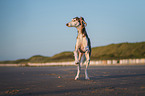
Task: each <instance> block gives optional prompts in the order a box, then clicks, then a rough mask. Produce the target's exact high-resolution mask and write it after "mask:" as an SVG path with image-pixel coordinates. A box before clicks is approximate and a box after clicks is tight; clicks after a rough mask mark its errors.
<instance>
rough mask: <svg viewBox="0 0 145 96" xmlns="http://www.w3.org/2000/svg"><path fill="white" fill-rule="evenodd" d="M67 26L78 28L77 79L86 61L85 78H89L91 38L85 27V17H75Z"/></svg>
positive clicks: (75, 52) (76, 51)
mask: <svg viewBox="0 0 145 96" xmlns="http://www.w3.org/2000/svg"><path fill="white" fill-rule="evenodd" d="M66 26H68V27H75V28H77V30H78V36H77V42H76V46H75V51H74V57H75V64H77V66H78V67H77V75H76V77H75V80H77V79H78V78H79V75H80V71H81V65H83V64H84V62H85V61H86V68H85V79H87V80H88V79H89V77H88V72H87V69H88V66H89V63H90V56H91V44H90V39H89V37H88V35H87V32H86V29H85V27H86V26H87V24H86V22H85V21H84V18H83V17H80V18H79V17H75V18H73V19H72V21H71V22H69V23H67V24H66Z"/></svg>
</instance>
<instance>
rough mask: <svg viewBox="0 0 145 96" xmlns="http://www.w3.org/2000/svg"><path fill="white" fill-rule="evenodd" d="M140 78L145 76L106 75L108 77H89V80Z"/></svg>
mask: <svg viewBox="0 0 145 96" xmlns="http://www.w3.org/2000/svg"><path fill="white" fill-rule="evenodd" d="M140 76H145V74H129V75H108V76H91V77H90V80H101V79H111V78H115V79H120V78H131V77H133V78H135V77H140Z"/></svg>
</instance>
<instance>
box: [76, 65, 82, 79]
mask: <svg viewBox="0 0 145 96" xmlns="http://www.w3.org/2000/svg"><path fill="white" fill-rule="evenodd" d="M80 72H81V65H80V64H78V66H77V75H76V77H75V80H77V79H78V78H79V76H80Z"/></svg>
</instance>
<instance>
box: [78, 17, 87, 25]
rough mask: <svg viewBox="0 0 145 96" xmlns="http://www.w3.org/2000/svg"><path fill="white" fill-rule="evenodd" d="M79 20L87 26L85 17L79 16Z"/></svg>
mask: <svg viewBox="0 0 145 96" xmlns="http://www.w3.org/2000/svg"><path fill="white" fill-rule="evenodd" d="M80 20H81V21H82V22H83V23H84V24H85V25H86V26H87V23H86V22H85V19H84V18H83V17H80Z"/></svg>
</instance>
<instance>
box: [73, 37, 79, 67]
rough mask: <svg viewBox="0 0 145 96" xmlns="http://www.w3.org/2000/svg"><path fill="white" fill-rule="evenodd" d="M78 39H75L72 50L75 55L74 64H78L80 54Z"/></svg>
mask: <svg viewBox="0 0 145 96" xmlns="http://www.w3.org/2000/svg"><path fill="white" fill-rule="evenodd" d="M79 44H80V42H79V40H78V39H77V42H76V46H75V51H74V57H75V64H79V62H80V61H79V58H80V56H79V55H80V54H79Z"/></svg>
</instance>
